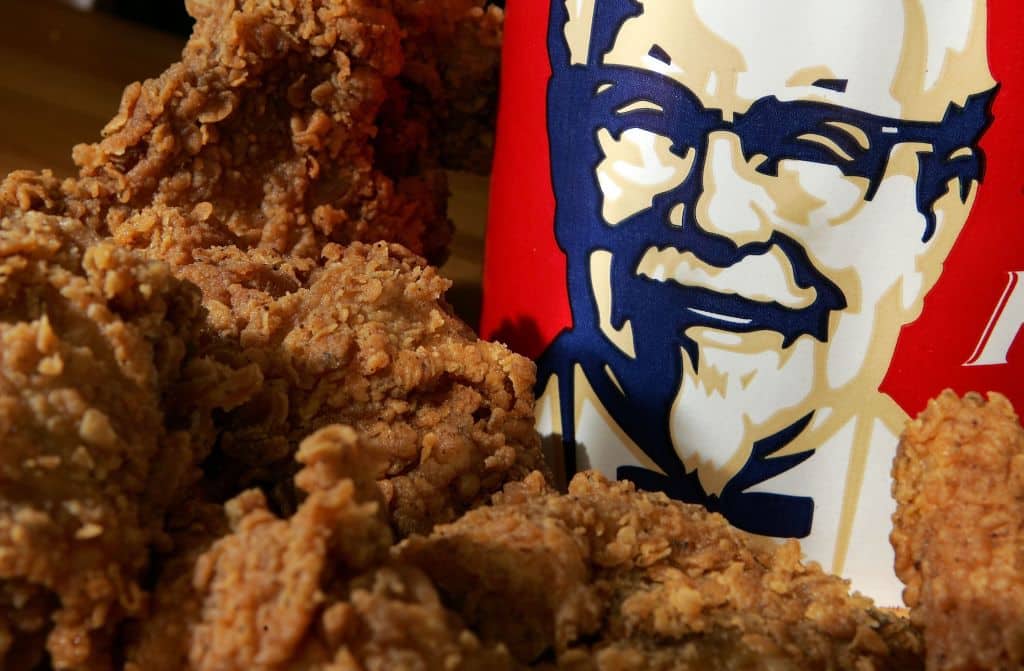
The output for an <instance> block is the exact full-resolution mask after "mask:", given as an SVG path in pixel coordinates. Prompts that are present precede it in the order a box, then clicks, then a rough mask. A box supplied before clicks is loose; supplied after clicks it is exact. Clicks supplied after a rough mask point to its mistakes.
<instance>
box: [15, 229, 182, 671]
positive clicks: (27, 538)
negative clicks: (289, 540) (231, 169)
mask: <svg viewBox="0 0 1024 671" xmlns="http://www.w3.org/2000/svg"><path fill="white" fill-rule="evenodd" d="M198 314H199V292H198V291H197V290H196V289H195V287H191V286H187V285H186V284H185V283H183V282H181V281H179V280H177V279H175V278H174V277H173V276H172V275H171V273H170V272H169V270H168V268H167V267H166V265H164V264H161V263H156V262H152V261H148V260H146V259H144V258H143V257H142V256H141V255H139V254H136V253H133V252H130V251H128V250H125V249H122V248H119V247H117V246H115V245H114V244H112V243H111V242H109V241H104V240H99V239H98V238H97V237H96V236H95V234H93V233H92V232H91V231H89V230H88V229H86V228H85V227H84V226H83V225H82V224H81V223H80V222H77V221H74V220H69V219H62V218H57V217H51V216H46V215H43V214H39V213H28V214H24V215H12V216H3V217H2V218H0V446H2V449H0V666H3V667H4V668H16V666H15V665H16V664H22V663H25V664H27V663H28V661H26V660H30V659H31V658H33V657H35V656H37V655H38V654H39V652H40V650H39V647H38V646H39V644H41V643H42V640H43V636H44V635H45V636H46V638H47V641H48V642H47V647H48V648H49V652H50V654H51V656H52V661H53V664H54V666H55V667H57V668H64V667H72V666H73V667H76V668H102V667H103V665H104V664H106V663H108V662H109V660H108V659H107V657H106V656H107V654H108V652H109V651H108V650H107V649H106V645H107V643H109V641H108V639H109V637H110V635H111V634H112V630H113V626H114V625H115V624H116V622H117V621H118V619H119V618H121V617H123V616H125V615H129V614H133V613H137V612H138V611H139V609H140V606H141V603H142V600H143V593H142V590H141V589H140V586H139V582H138V581H139V578H140V576H141V573H142V571H143V570H144V568H145V567H146V564H147V557H148V548H149V547H150V546H151V545H153V544H155V543H158V542H161V540H162V537H163V523H162V516H163V513H164V511H165V510H166V508H167V507H168V506H169V505H170V504H171V503H172V502H173V501H174V500H175V498H176V497H177V496H179V495H180V492H181V489H182V488H183V487H185V486H186V485H187V484H188V483H189V482H190V481H192V480H194V479H195V478H196V477H197V473H196V470H195V465H196V461H195V458H194V454H193V445H192V443H191V439H190V437H189V435H188V434H187V433H185V432H183V431H179V430H174V428H173V427H168V426H167V425H166V424H165V418H164V414H163V412H162V411H161V397H162V395H163V394H164V393H165V392H166V390H167V389H168V388H169V387H170V386H171V385H173V384H174V383H175V382H176V381H177V378H178V376H179V375H180V369H181V366H182V362H183V360H184V359H185V357H186V353H187V352H186V343H187V342H188V341H189V340H190V339H191V338H192V337H193V334H194V332H195V330H196V329H197V327H198ZM29 643H31V645H30V646H29V647H34V650H31V649H26V645H27V644H29ZM5 656H6V657H5ZM19 660H20V661H19Z"/></svg>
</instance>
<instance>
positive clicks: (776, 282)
mask: <svg viewBox="0 0 1024 671" xmlns="http://www.w3.org/2000/svg"><path fill="white" fill-rule="evenodd" d="M636 274H637V275H644V276H645V277H649V278H651V279H652V280H658V281H659V282H666V281H668V280H672V281H674V282H676V283H678V284H682V285H684V286H689V287H700V288H702V289H709V290H711V291H715V292H717V293H721V294H729V295H738V296H740V297H742V298H745V299H747V300H751V301H756V302H758V303H778V304H779V305H782V306H784V307H787V308H792V309H797V310H799V309H802V308H806V307H808V306H810V305H811V304H813V303H814V301H815V299H816V298H817V296H818V292H817V291H815V290H814V288H813V287H807V288H804V287H800V286H798V285H797V283H796V279H795V278H794V277H793V266H792V264H791V263H790V262H789V260H788V259H787V258H786V255H785V254H784V253H783V251H782V250H781V249H779V248H778V247H772V248H771V249H770V250H768V251H767V252H765V253H764V254H751V255H749V256H745V257H743V258H742V259H740V261H739V262H737V263H735V264H733V265H731V266H728V267H725V268H719V267H717V266H713V265H711V264H709V263H706V262H704V261H702V260H701V259H700V258H698V257H697V255H696V254H694V253H693V252H689V251H687V252H683V251H680V250H678V249H676V248H674V247H666V248H664V249H659V248H656V247H651V248H649V249H648V250H647V251H646V252H645V253H644V256H643V258H642V259H640V264H639V265H638V266H637V268H636Z"/></svg>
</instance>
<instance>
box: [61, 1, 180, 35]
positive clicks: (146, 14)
mask: <svg viewBox="0 0 1024 671" xmlns="http://www.w3.org/2000/svg"><path fill="white" fill-rule="evenodd" d="M63 1H64V2H65V4H68V5H70V6H72V7H74V8H75V9H79V10H83V11H90V10H95V11H100V12H105V13H107V14H111V15H113V16H116V17H119V18H122V19H127V20H129V21H134V22H136V23H141V24H143V25H147V26H150V27H152V28H156V29H157V30H162V31H165V32H169V33H172V34H175V35H181V36H182V37H187V36H188V33H189V31H190V30H192V19H191V18H190V17H189V15H188V14H187V13H185V3H184V2H183V1H182V0H63Z"/></svg>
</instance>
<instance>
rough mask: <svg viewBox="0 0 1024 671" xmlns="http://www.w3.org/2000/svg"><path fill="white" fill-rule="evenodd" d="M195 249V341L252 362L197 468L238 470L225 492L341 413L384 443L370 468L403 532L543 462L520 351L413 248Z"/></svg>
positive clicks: (278, 464) (281, 472)
mask: <svg viewBox="0 0 1024 671" xmlns="http://www.w3.org/2000/svg"><path fill="white" fill-rule="evenodd" d="M196 257H197V259H198V260H197V261H196V262H195V263H192V264H189V265H187V266H184V267H182V268H180V269H179V276H180V277H183V278H186V279H189V280H191V281H194V282H195V283H196V284H197V285H198V286H199V287H200V288H202V290H203V296H204V305H205V306H206V307H207V309H208V311H209V316H208V322H207V327H206V330H205V331H204V335H203V338H202V339H201V343H200V346H199V351H200V353H202V354H204V355H206V356H208V357H209V358H211V359H213V360H218V361H221V362H223V364H224V365H225V366H228V367H231V368H244V367H245V366H247V365H257V366H258V367H259V370H260V371H261V376H260V378H259V380H258V382H257V383H256V384H254V385H253V387H252V389H251V390H250V391H251V394H250V396H251V398H250V400H249V401H248V402H246V403H244V404H242V405H240V406H239V407H238V408H237V409H235V410H233V411H231V412H229V413H224V414H223V415H222V416H221V417H220V418H219V421H218V428H219V431H220V434H219V443H218V451H217V454H216V455H215V458H216V459H217V461H216V464H215V467H211V468H209V469H208V471H210V472H211V473H213V475H217V476H221V477H224V476H228V477H235V476H238V478H239V480H238V481H237V482H229V483H227V489H228V491H229V492H231V493H237V492H238V491H239V490H240V489H241V488H243V487H245V486H251V485H253V484H261V485H264V487H266V488H268V489H273V488H274V486H275V485H278V484H281V483H282V481H288V480H289V479H290V477H289V476H290V474H291V470H290V465H291V463H292V455H293V454H294V452H295V448H296V446H297V445H298V443H299V441H300V440H301V439H302V438H304V437H305V436H306V435H308V433H309V432H311V431H313V430H315V429H317V428H319V427H321V426H325V425H327V424H331V423H339V422H341V423H346V424H349V425H351V426H353V427H354V428H355V429H356V430H357V431H358V432H359V434H360V436H361V439H362V440H363V441H364V442H365V443H366V444H367V445H369V446H370V447H371V448H372V449H374V450H376V451H378V452H379V454H380V455H381V457H382V460H381V461H380V463H379V468H378V470H377V472H376V475H377V477H378V478H379V479H380V480H381V488H382V490H383V492H384V495H385V499H386V501H387V505H388V511H389V512H390V514H391V519H392V520H393V522H394V524H395V525H396V528H397V529H398V530H399V531H400V532H402V533H409V532H412V531H424V532H425V531H427V530H429V529H430V527H431V526H432V525H433V524H434V523H437V522H441V521H450V520H452V519H454V518H455V517H456V516H457V515H458V514H459V513H461V512H462V511H464V510H466V509H467V508H469V507H472V506H475V505H478V504H480V503H483V502H485V501H486V500H487V499H488V498H489V497H490V495H491V494H493V493H494V492H496V491H498V490H500V489H501V487H502V485H503V484H504V483H506V482H508V481H511V480H518V479H521V478H523V477H525V476H526V475H527V474H528V473H530V472H531V471H532V470H535V469H543V468H544V464H543V457H542V456H541V452H540V447H539V441H538V438H537V436H536V432H535V431H534V429H533V392H532V386H533V381H534V367H533V364H532V363H531V362H529V361H528V360H526V359H524V358H523V357H520V356H518V355H516V354H513V353H512V352H510V351H509V350H507V349H506V348H505V347H503V346H501V345H497V344H493V343H488V342H484V341H481V340H478V339H477V338H476V336H475V335H474V334H473V332H472V331H471V330H470V329H469V327H467V326H466V325H465V324H463V323H462V322H461V321H460V320H459V319H458V318H456V317H455V316H454V315H452V313H451V310H450V309H449V308H448V306H447V305H446V304H445V303H444V300H443V298H442V296H443V294H444V292H445V291H446V290H447V288H448V287H449V285H450V282H448V280H445V279H443V278H442V277H440V276H439V275H438V274H437V272H436V271H435V270H434V269H433V268H430V267H428V266H426V265H425V264H424V263H423V261H422V260H421V259H419V258H418V257H416V256H414V255H412V254H410V253H409V252H407V251H406V250H404V249H403V248H401V247H399V246H397V245H387V244H384V243H379V244H376V245H364V244H361V243H353V244H352V245H350V246H348V247H345V248H343V247H340V246H337V245H329V246H327V247H325V249H324V252H323V259H322V264H321V265H317V264H314V263H312V262H311V261H309V260H304V259H295V258H288V257H281V256H279V255H276V254H274V253H272V252H270V251H266V250H254V251H250V252H240V251H238V250H237V249H235V248H219V249H213V250H206V251H202V252H196ZM230 382H231V383H232V384H233V383H234V380H231V381H230ZM181 396H182V397H184V398H188V397H189V396H190V393H183V394H182V395H181ZM222 489H223V487H222ZM284 507H285V509H287V508H288V506H287V505H285V506H284Z"/></svg>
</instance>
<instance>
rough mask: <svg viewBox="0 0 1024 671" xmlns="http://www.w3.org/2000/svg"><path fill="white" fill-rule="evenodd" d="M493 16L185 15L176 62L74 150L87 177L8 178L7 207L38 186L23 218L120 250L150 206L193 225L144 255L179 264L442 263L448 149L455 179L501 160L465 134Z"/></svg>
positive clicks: (277, 9)
mask: <svg viewBox="0 0 1024 671" xmlns="http://www.w3.org/2000/svg"><path fill="white" fill-rule="evenodd" d="M483 4H484V3H483V0H446V1H445V2H436V3H425V2H422V1H421V0H395V2H390V1H386V2H373V3H369V2H363V1H362V0H337V1H335V2H322V1H321V0H294V1H291V2H270V1H269V0H232V1H229V2H211V1H210V0H190V1H189V2H188V3H187V7H188V10H189V12H190V13H191V14H192V15H193V16H194V17H195V18H196V24H195V28H194V31H193V35H192V37H191V39H190V40H189V41H188V43H187V44H186V46H185V49H184V51H183V53H182V60H181V62H179V63H176V64H173V65H171V66H170V67H169V68H168V69H167V70H166V71H165V72H164V73H163V74H161V75H160V76H159V77H157V78H155V79H151V80H147V81H145V82H143V83H134V84H131V85H130V86H128V87H127V88H126V90H125V92H124V95H123V98H122V100H121V105H120V109H119V111H118V114H117V116H115V117H114V118H113V119H112V120H111V121H110V122H109V123H108V124H107V126H106V127H105V128H104V129H103V139H102V140H101V141H100V142H97V143H95V144H83V145H79V146H77V147H75V149H74V152H73V157H74V161H75V164H76V165H77V166H78V169H79V175H78V177H77V178H76V179H71V180H66V181H64V182H59V181H58V180H56V179H54V178H53V177H52V175H49V174H46V173H44V174H41V175H39V174H34V173H29V172H20V173H15V174H13V175H12V176H11V177H10V178H9V181H10V182H11V183H10V184H8V185H7V186H6V187H5V188H3V189H0V192H3V193H2V194H0V199H5V200H7V202H8V203H10V202H11V199H10V196H11V194H12V193H13V192H14V191H17V190H18V188H19V186H20V184H19V183H21V182H28V183H34V184H36V185H38V184H40V183H43V184H44V187H43V189H42V191H39V192H36V194H35V195H36V196H41V197H39V198H36V199H28V200H26V199H22V200H21V203H20V207H21V208H22V209H23V210H28V209H42V210H45V211H46V212H48V213H52V214H64V215H68V216H73V217H75V218H79V219H82V220H83V221H86V222H88V223H89V224H90V225H91V226H92V227H93V228H95V229H96V230H98V231H100V232H102V233H104V234H111V235H113V236H115V237H117V238H119V239H126V238H131V237H133V236H136V235H138V234H139V233H140V231H139V230H138V229H137V228H136V227H135V226H133V224H138V223H139V222H144V221H146V219H145V218H142V219H140V218H138V217H137V216H136V215H138V214H139V213H140V212H145V211H146V210H147V209H148V208H150V207H153V206H159V207H160V208H170V209H171V210H174V211H176V212H177V213H179V214H180V215H182V216H186V217H189V216H191V215H194V217H193V221H192V222H191V223H195V224H196V227H195V229H193V230H189V231H182V230H181V229H179V230H178V232H179V233H184V234H185V235H184V238H183V239H181V240H179V239H165V240H161V241H160V242H161V245H159V246H155V247H152V248H150V249H149V252H150V254H151V255H152V256H158V257H160V258H164V259H166V260H168V261H169V262H171V263H172V264H173V263H176V262H184V261H188V260H189V259H182V258H181V250H182V249H186V248H188V249H195V248H208V247H212V246H218V245H228V244H230V245H235V246H237V247H239V248H242V249H251V248H265V249H270V250H274V251H277V252H280V253H286V254H289V255H292V256H297V257H305V258H311V259H316V258H318V257H319V255H320V251H321V249H322V247H323V246H324V245H325V244H326V243H328V242H337V243H342V244H347V243H348V242H351V241H354V240H361V241H368V242H375V241H378V240H388V241H392V242H399V243H401V244H403V245H405V246H406V247H408V248H409V249H411V250H413V251H414V252H416V253H418V254H421V255H423V256H425V257H426V258H428V259H430V260H431V261H432V262H435V263H440V262H441V261H442V260H443V259H444V257H445V256H446V254H447V246H448V243H449V242H450V238H451V232H452V231H451V223H450V222H449V220H448V219H447V216H446V201H447V197H448V189H447V180H446V176H445V174H444V171H443V170H442V168H441V163H440V156H441V153H442V145H443V146H445V147H448V150H447V151H446V153H447V154H448V155H454V154H458V153H465V154H467V158H466V159H465V160H464V161H461V162H460V161H456V160H454V158H452V159H451V160H449V164H452V165H456V164H459V163H461V164H463V165H469V164H476V165H478V166H483V165H486V164H487V163H488V162H489V156H490V149H491V146H492V145H493V140H492V139H489V138H490V136H491V133H490V132H488V133H485V134H484V136H483V139H482V140H481V139H479V138H472V137H469V136H467V134H468V133H473V132H475V131H476V130H478V129H482V127H484V126H485V125H486V126H488V127H489V126H490V124H491V123H492V122H493V116H494V101H495V99H496V90H497V63H498V52H499V46H500V26H501V16H502V15H501V12H500V10H496V9H490V10H487V11H484V10H483V9H482V6H483ZM396 15H397V18H396ZM399 19H401V20H402V21H404V22H405V24H404V25H399ZM477 118H478V119H480V121H477V122H475V123H474V122H473V120H474V119H477ZM446 129H457V132H456V130H452V131H448V130H446ZM445 138H452V139H451V140H450V141H446V140H445ZM459 148H464V150H460V149H459ZM26 193H27V191H26V190H24V189H22V195H23V196H24V195H25V194H26ZM166 214H167V213H166V210H165V211H162V212H161V216H166ZM128 220H132V223H129V222H128ZM196 222H198V223H196ZM143 233H144V231H143Z"/></svg>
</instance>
